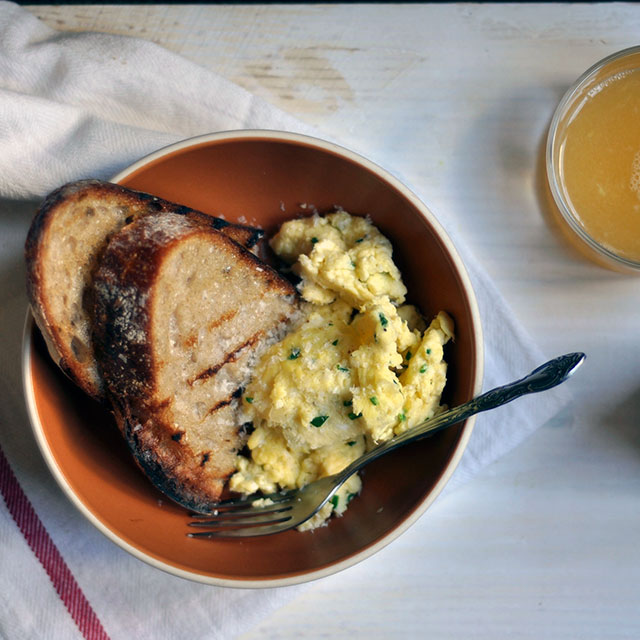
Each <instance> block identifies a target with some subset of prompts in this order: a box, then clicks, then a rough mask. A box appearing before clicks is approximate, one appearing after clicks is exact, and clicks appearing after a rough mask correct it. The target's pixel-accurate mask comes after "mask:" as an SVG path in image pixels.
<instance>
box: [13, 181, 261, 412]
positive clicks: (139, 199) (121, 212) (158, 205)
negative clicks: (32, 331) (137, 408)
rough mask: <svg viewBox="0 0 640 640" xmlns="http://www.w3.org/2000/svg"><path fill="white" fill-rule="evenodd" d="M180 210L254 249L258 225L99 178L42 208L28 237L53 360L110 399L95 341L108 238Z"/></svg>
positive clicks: (63, 191) (40, 317)
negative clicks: (96, 284)
mask: <svg viewBox="0 0 640 640" xmlns="http://www.w3.org/2000/svg"><path fill="white" fill-rule="evenodd" d="M166 211H170V212H174V213H177V214H181V215H184V216H187V217H190V218H195V219H202V220H204V221H205V222H208V223H209V224H210V225H211V226H213V227H214V228H218V229H220V230H221V231H223V232H224V233H226V234H227V235H228V236H229V237H230V238H233V239H234V240H236V241H237V242H239V243H240V244H242V245H244V246H247V247H251V246H253V245H254V244H255V243H256V242H257V241H258V240H259V239H260V237H261V235H262V232H261V231H259V230H258V229H253V228H251V227H245V226H241V225H232V224H229V223H228V222H226V221H225V220H222V219H221V218H214V217H212V216H207V215H206V214H204V213H200V212H198V211H194V210H192V209H189V208H187V207H183V206H181V205H178V204H174V203H171V202H167V201H165V200H161V199H160V198H156V197H154V196H151V195H149V194H146V193H141V192H138V191H132V190H130V189H126V188H124V187H121V186H119V185H116V184H113V183H109V182H103V181H99V180H82V181H79V182H73V183H70V184H67V185H65V186H63V187H61V188H59V189H57V190H56V191H54V192H53V193H51V194H50V195H49V196H48V197H47V198H46V199H45V200H44V202H43V204H42V205H41V206H40V208H39V210H38V212H37V213H36V216H35V218H34V220H33V223H32V225H31V228H30V230H29V234H28V236H27V242H26V261H27V291H28V294H29V298H30V302H31V308H32V311H33V315H34V317H35V320H36V323H37V324H38V326H39V328H40V330H41V332H42V334H43V335H44V338H45V340H46V342H47V346H48V348H49V352H50V353H51V356H52V358H53V359H54V360H55V361H56V362H57V363H58V364H59V366H60V367H61V369H62V370H63V371H64V372H65V373H66V374H67V375H68V376H69V377H70V378H71V379H72V380H73V381H74V382H76V383H77V384H78V385H79V386H80V387H81V388H82V389H83V390H84V391H85V392H86V393H88V394H89V395H90V396H92V397H93V398H95V399H97V400H102V399H103V385H102V380H101V379H100V376H99V374H98V370H97V368H96V361H95V357H94V353H93V347H92V344H91V323H90V315H89V313H88V311H89V309H90V307H91V301H90V291H91V289H90V286H89V285H90V283H91V274H92V273H93V271H94V270H95V268H96V264H97V262H98V259H99V256H100V253H101V251H102V250H103V249H104V247H105V246H106V244H107V240H108V239H109V237H110V236H112V235H113V234H114V233H115V232H117V231H118V230H120V229H121V228H122V227H124V226H125V225H126V224H129V223H131V222H133V221H134V220H137V219H138V218H140V217H142V216H147V215H156V214H158V213H161V212H166Z"/></svg>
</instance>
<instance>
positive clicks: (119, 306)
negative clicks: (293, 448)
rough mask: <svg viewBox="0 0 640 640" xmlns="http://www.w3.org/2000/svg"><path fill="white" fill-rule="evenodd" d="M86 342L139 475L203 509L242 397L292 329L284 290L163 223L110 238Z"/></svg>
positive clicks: (262, 271)
mask: <svg viewBox="0 0 640 640" xmlns="http://www.w3.org/2000/svg"><path fill="white" fill-rule="evenodd" d="M93 286H94V304H95V310H94V336H93V342H94V346H95V351H96V357H97V360H98V362H99V366H100V371H101V375H102V377H103V379H104V381H105V387H106V395H107V397H108V399H109V400H110V401H111V403H112V406H113V410H114V414H115V416H116V420H117V422H118V425H119V427H120V430H121V432H122V434H123V435H124V437H125V439H126V441H127V443H128V445H129V448H130V449H131V451H132V452H133V454H134V456H135V459H136V460H137V462H138V465H139V466H140V467H141V468H142V470H143V471H144V472H145V473H146V474H147V475H148V476H149V477H150V478H151V480H152V481H153V482H154V484H155V485H156V486H157V487H158V488H159V489H161V490H162V491H163V492H164V493H166V494H167V495H168V496H170V497H171V498H173V499H174V500H176V501H177V502H179V503H180V504H182V505H184V506H186V507H188V508H190V509H194V510H197V511H206V510H210V509H211V508H212V507H213V505H215V503H216V501H217V500H218V498H219V496H220V494H221V492H222V490H223V487H224V484H225V481H226V479H227V478H228V476H229V475H230V474H231V473H232V472H233V471H234V470H235V457H236V453H237V452H238V450H239V449H240V448H241V447H242V446H243V444H244V440H243V436H242V428H241V418H240V413H241V412H240V406H241V402H242V398H241V394H242V389H243V387H244V386H245V385H246V383H247V382H248V380H249V377H250V375H251V369H252V366H253V364H254V363H255V361H256V359H257V358H258V357H259V355H260V354H261V353H262V351H263V350H264V349H265V348H266V347H267V346H268V345H270V344H272V343H273V342H274V341H276V340H279V339H280V338H282V337H283V335H284V334H285V333H286V332H287V330H288V329H289V328H290V327H291V326H292V324H293V323H295V320H296V317H297V315H298V308H299V302H298V297H297V294H296V291H295V288H294V287H293V286H292V285H291V284H290V283H289V282H288V281H287V280H285V279H284V278H282V277H281V276H280V275H279V274H278V273H277V272H275V271H274V270H272V269H271V268H270V267H268V266H267V265H266V264H264V263H263V262H261V261H260V260H259V259H258V258H257V257H256V256H254V255H253V254H252V253H250V252H249V251H247V250H245V249H244V248H243V247H241V246H240V245H238V244H237V243H235V242H233V241H232V240H230V239H229V238H228V237H226V236H225V235H224V234H222V233H220V232H219V231H216V230H214V229H212V228H211V227H208V226H204V225H202V224H201V223H198V222H196V221H193V220H190V219H189V218H186V217H184V216H178V215H175V214H171V213H163V214H158V215H156V216H146V217H143V218H140V219H139V220H137V221H135V222H133V223H131V224H130V225H128V226H126V227H124V228H123V229H122V230H121V231H120V232H119V233H117V234H116V235H114V236H113V237H112V238H111V240H110V242H109V244H108V245H107V247H106V249H105V251H104V252H103V254H102V257H101V260H100V264H99V267H98V269H97V270H96V272H95V273H94V277H93Z"/></svg>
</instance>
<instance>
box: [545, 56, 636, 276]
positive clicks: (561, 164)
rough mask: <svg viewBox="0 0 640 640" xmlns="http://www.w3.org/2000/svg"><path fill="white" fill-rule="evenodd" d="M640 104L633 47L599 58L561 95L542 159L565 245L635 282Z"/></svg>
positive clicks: (550, 201) (552, 211)
mask: <svg viewBox="0 0 640 640" xmlns="http://www.w3.org/2000/svg"><path fill="white" fill-rule="evenodd" d="M614 92H616V93H615V94H614ZM639 104H640V46H636V47H631V48H629V49H624V50H622V51H618V52H617V53H614V54H612V55H610V56H607V57H606V58H603V59H602V60H600V61H599V62H597V63H596V64H594V65H593V66H592V67H590V68H589V69H587V71H585V72H584V73H583V74H582V75H581V76H580V77H579V78H578V79H577V80H576V82H575V83H574V84H573V85H572V86H571V87H570V88H569V89H568V90H567V92H566V93H565V95H564V96H563V98H562V99H561V101H560V103H559V104H558V106H557V108H556V110H555V112H554V115H553V118H552V120H551V125H550V127H549V131H548V135H547V141H546V158H545V164H546V173H547V181H548V185H547V186H548V192H549V193H548V196H550V197H549V205H550V211H551V213H552V214H553V216H554V219H555V222H556V223H557V226H558V227H559V229H560V231H561V232H562V233H563V235H564V236H565V239H567V240H568V241H569V242H570V243H571V244H572V245H573V246H574V248H576V249H578V250H579V251H580V252H581V253H582V254H583V255H584V256H586V257H588V258H590V259H591V260H592V261H593V262H596V263H597V264H599V265H601V266H604V267H608V268H610V269H613V270H615V271H621V272H625V273H634V274H638V275H640V215H639V214H640V125H639V124H638V117H637V109H638V105H639Z"/></svg>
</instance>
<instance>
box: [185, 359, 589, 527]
mask: <svg viewBox="0 0 640 640" xmlns="http://www.w3.org/2000/svg"><path fill="white" fill-rule="evenodd" d="M585 357H586V356H585V354H584V353H569V354H566V355H564V356H560V357H558V358H554V359H553V360H550V361H549V362H546V363H545V364H543V365H541V366H540V367H538V368H537V369H534V370H533V371H532V372H531V373H530V374H529V375H528V376H526V377H524V378H522V379H520V380H517V381H515V382H512V383H510V384H507V385H504V386H501V387H497V388H495V389H492V390H491V391H487V392H486V393H483V394H482V395H480V396H478V397H477V398H474V399H473V400H470V401H469V402H466V403H464V404H462V405H460V406H458V407H455V408H453V409H449V410H448V411H444V412H443V413H441V414H439V415H437V416H436V417H434V418H431V419H429V420H426V421H425V422H423V423H421V424H419V425H417V426H415V427H412V428H411V429H408V430H407V431H405V432H404V433H403V434H401V435H399V436H396V437H395V438H393V439H391V440H389V441H387V442H385V443H384V444H381V445H379V446H377V447H375V448H374V449H372V450H371V451H368V452H367V453H365V454H364V455H363V456H361V457H360V458H358V459H357V460H355V461H354V462H352V463H351V464H350V465H349V466H348V467H345V468H344V469H343V470H342V471H340V472H339V473H336V474H335V475H332V476H327V477H325V478H321V479H320V480H316V481H315V482H312V483H311V484H308V485H307V486H305V487H303V488H302V489H290V490H287V491H281V492H278V493H274V494H271V495H268V496H262V495H260V496H249V497H248V498H245V499H239V500H235V499H234V500H227V501H224V502H221V503H220V504H219V505H218V507H217V508H216V510H215V511H214V512H213V513H210V514H192V516H193V517H194V518H196V521H194V522H190V523H189V525H190V526H192V527H205V528H207V529H208V530H207V531H201V532H198V533H189V534H187V535H189V536H190V537H192V538H219V537H240V538H243V537H250V536H265V535H270V534H274V533H280V532H281V531H286V530H287V529H293V528H294V527H297V526H299V525H301V524H302V523H303V522H305V521H307V520H308V519H309V518H311V517H312V516H314V515H315V514H316V513H317V512H318V511H319V510H320V509H321V508H322V507H323V506H324V505H325V504H326V503H327V501H328V500H331V498H332V496H333V495H334V494H335V493H336V491H337V490H338V489H339V488H340V487H341V486H342V484H343V483H344V482H345V481H346V480H347V478H349V477H350V476H351V475H353V474H354V473H356V472H357V471H359V470H360V469H362V468H363V467H364V466H365V465H367V464H369V463H370V462H372V461H373V460H376V459H377V458H379V457H380V456H382V455H385V454H386V453H389V452H390V451H394V450H395V449H398V448H399V447H402V446H404V445H406V444H408V443H410V442H415V441H416V440H420V439H421V438H424V437H426V436H428V435H431V434H433V433H435V432H437V431H440V430H441V429H444V428H446V427H448V426H451V425H453V424H456V423H458V422H461V421H462V420H466V419H467V418H469V417H470V416H472V415H475V414H476V413H480V412H481V411H488V410H489V409H494V408H496V407H499V406H501V405H503V404H506V403H507V402H511V401H512V400H515V399H516V398H519V397H520V396H522V395H525V394H529V393H537V392H540V391H545V390H547V389H551V388H552V387H555V386H557V385H559V384H560V383H561V382H564V381H565V380H566V379H567V378H568V377H569V376H570V375H571V374H572V373H573V372H574V371H575V370H576V369H577V367H578V366H579V365H580V364H582V362H583V361H584V359H585ZM265 498H268V504H266V505H261V506H253V505H254V503H255V502H256V500H263V499H265Z"/></svg>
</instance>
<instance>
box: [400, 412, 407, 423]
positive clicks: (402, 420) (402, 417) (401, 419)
mask: <svg viewBox="0 0 640 640" xmlns="http://www.w3.org/2000/svg"><path fill="white" fill-rule="evenodd" d="M406 419H407V416H405V415H404V413H399V414H398V422H404V421H405V420H406Z"/></svg>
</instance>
